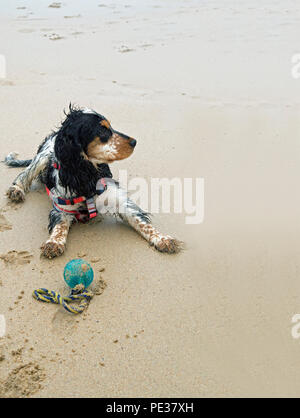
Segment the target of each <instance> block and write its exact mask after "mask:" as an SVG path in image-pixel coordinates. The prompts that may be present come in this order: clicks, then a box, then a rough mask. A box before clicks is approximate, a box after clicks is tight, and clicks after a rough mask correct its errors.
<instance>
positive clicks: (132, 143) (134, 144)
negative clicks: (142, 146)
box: [129, 139, 136, 148]
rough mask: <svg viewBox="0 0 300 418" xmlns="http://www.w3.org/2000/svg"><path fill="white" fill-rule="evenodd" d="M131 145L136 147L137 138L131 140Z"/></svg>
mask: <svg viewBox="0 0 300 418" xmlns="http://www.w3.org/2000/svg"><path fill="white" fill-rule="evenodd" d="M129 145H130V146H131V147H132V148H134V147H135V146H136V140H135V139H132V140H131V141H130V142H129Z"/></svg>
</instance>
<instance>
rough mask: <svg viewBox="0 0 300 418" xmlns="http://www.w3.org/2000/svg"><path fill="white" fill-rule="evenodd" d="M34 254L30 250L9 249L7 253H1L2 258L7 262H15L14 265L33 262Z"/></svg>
mask: <svg viewBox="0 0 300 418" xmlns="http://www.w3.org/2000/svg"><path fill="white" fill-rule="evenodd" d="M32 257H33V255H32V254H30V253H29V252H28V251H15V250H12V251H8V253H6V254H1V255H0V259H1V260H3V261H4V262H5V263H9V264H14V265H19V266H21V265H24V264H29V263H30V262H31V259H32Z"/></svg>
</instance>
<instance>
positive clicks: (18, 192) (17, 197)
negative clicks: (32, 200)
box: [6, 184, 25, 203]
mask: <svg viewBox="0 0 300 418" xmlns="http://www.w3.org/2000/svg"><path fill="white" fill-rule="evenodd" d="M6 194H7V196H8V198H9V199H10V200H11V201H12V202H17V203H19V202H24V200H25V192H24V190H23V189H21V187H19V186H17V185H16V184H14V185H13V186H11V187H10V188H9V189H8V190H7V192H6Z"/></svg>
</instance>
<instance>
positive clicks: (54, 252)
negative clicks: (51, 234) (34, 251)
mask: <svg viewBox="0 0 300 418" xmlns="http://www.w3.org/2000/svg"><path fill="white" fill-rule="evenodd" d="M41 250H42V251H41V254H42V256H44V257H46V258H50V259H51V258H54V257H59V256H60V255H62V254H63V253H64V251H65V245H63V244H58V243H57V242H54V241H46V242H45V243H44V244H43V245H42V246H41Z"/></svg>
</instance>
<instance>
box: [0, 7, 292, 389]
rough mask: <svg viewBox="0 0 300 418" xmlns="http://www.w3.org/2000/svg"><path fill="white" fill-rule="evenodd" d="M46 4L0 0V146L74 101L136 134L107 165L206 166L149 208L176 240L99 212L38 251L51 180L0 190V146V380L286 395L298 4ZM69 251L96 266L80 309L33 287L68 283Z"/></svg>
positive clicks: (45, 130)
mask: <svg viewBox="0 0 300 418" xmlns="http://www.w3.org/2000/svg"><path fill="white" fill-rule="evenodd" d="M50 4H52V5H53V3H51V1H44V0H42V1H41V0H31V1H25V0H24V1H16V0H10V1H9V2H7V1H4V0H1V1H0V10H1V12H0V54H2V55H5V57H6V61H7V78H6V79H2V80H0V104H1V111H0V127H1V131H0V156H1V159H2V158H3V157H4V156H5V155H6V154H7V153H8V152H10V151H18V152H19V153H20V155H21V156H22V157H31V156H32V155H33V154H34V153H35V151H36V149H37V146H38V145H39V143H40V142H41V141H42V139H43V138H44V137H45V136H46V135H47V134H49V132H50V131H51V129H53V128H54V127H55V126H57V125H58V124H59V123H60V121H61V119H62V117H63V113H62V111H63V109H64V108H66V107H67V106H68V103H69V102H70V101H72V102H75V103H77V104H79V105H82V106H89V107H92V108H95V109H96V110H97V111H99V112H100V113H102V114H104V115H105V116H106V117H107V118H108V119H109V120H111V122H112V124H113V126H114V127H115V128H117V129H119V130H120V131H122V132H126V133H129V134H130V135H132V136H134V137H135V138H137V139H138V146H137V148H136V150H135V152H134V154H133V155H132V157H130V159H128V160H125V161H122V162H119V163H115V164H114V165H112V171H113V174H114V176H115V177H116V178H118V173H119V169H127V170H128V173H129V176H132V177H135V176H141V177H144V178H146V179H147V180H150V178H151V177H168V178H173V177H180V178H182V179H183V178H184V177H192V178H195V177H203V178H204V179H205V218H204V222H203V223H202V224H199V225H186V223H185V214H184V213H183V214H173V213H172V214H169V215H166V214H164V215H163V214H158V215H156V216H155V218H154V222H155V224H156V225H157V226H158V227H159V228H160V229H161V230H162V231H163V232H166V233H170V234H174V235H175V236H176V237H178V238H180V239H182V240H184V241H185V242H186V247H187V248H186V250H185V251H184V252H183V253H181V254H179V255H175V256H170V255H164V254H160V253H158V252H156V251H155V250H153V249H151V248H149V246H148V244H147V243H146V242H145V241H144V240H143V239H142V238H140V237H139V236H138V235H137V234H136V233H135V232H134V231H133V230H131V229H129V228H128V227H126V226H124V225H123V224H122V223H121V222H119V221H116V220H115V219H107V220H104V221H103V222H101V223H97V224H91V225H76V226H74V228H73V229H72V230H71V233H70V236H69V241H68V247H67V252H66V253H65V254H64V255H63V256H62V257H60V258H58V259H55V260H52V261H49V260H45V259H41V258H40V250H39V247H40V245H41V243H42V242H43V241H45V239H46V238H47V216H48V212H49V209H50V207H51V205H50V202H49V200H48V197H47V196H46V194H45V193H44V192H43V191H42V190H36V191H33V192H32V193H30V194H29V195H28V196H27V200H26V202H25V203H24V204H22V205H12V204H8V202H7V200H6V198H5V196H4V194H5V191H6V189H7V188H8V187H9V185H10V183H11V182H12V180H13V179H14V177H15V176H16V174H17V172H18V170H17V169H9V168H7V167H5V166H4V165H3V164H1V165H0V195H1V198H0V255H1V257H0V268H1V273H0V280H1V281H0V314H2V315H4V316H5V318H6V322H7V333H6V335H5V336H4V337H3V338H0V381H1V386H0V396H35V397H45V396H46V397H53V396H59V397H66V396H74V397H79V396H89V397H95V396H100V397H107V396H119V397H125V396H135V397H140V396H145V397H150V396H196V397H206V396H226V397H231V396H299V395H300V389H299V388H300V369H299V367H298V364H299V361H300V342H299V340H295V339H293V338H292V336H291V319H292V316H293V315H294V314H296V313H299V312H300V275H299V273H300V262H299V260H300V257H299V256H300V246H299V244H300V242H299V241H300V238H299V232H300V228H299V206H300V198H299V174H300V173H299V172H300V146H299V138H300V123H299V110H300V94H299V93H300V80H295V79H293V78H292V77H291V57H292V55H293V54H294V53H297V52H298V51H299V50H300V44H299V18H300V5H299V4H298V3H297V2H295V1H291V0H287V1H286V0H285V1H283V0H281V1H276V2H275V1H271V0H264V1H258V0H253V1H250V0H248V1H246V0H245V1H238V2H237V1H232V0H228V1H225V0H223V1H222V0H219V1H216V0H215V1H213V0H212V1H205V0H203V1H200V0H186V1H178V0H164V1H159V0H149V1H147V2H144V1H138V0H126V1H125V2H124V1H121V0H114V1H106V0H98V1H88V2H84V1H79V0H76V1H74V0H73V1H72V2H71V1H69V0H66V1H64V2H61V3H58V4H54V5H53V6H54V7H48V6H49V5H50ZM78 256H83V257H84V258H85V259H86V260H87V261H89V262H91V264H92V266H93V268H94V270H95V273H96V281H97V280H99V279H100V278H102V280H104V281H105V283H106V284H107V287H106V288H105V289H104V291H103V293H102V294H101V295H98V296H95V297H94V298H93V300H92V302H91V304H90V306H89V308H88V310H87V311H86V313H84V314H82V315H81V316H72V315H71V314H68V313H66V312H65V311H63V309H62V308H60V307H58V306H56V305H45V304H42V303H39V302H37V301H35V300H34V299H33V298H32V296H31V294H32V291H33V290H34V289H36V288H39V287H47V288H49V289H52V290H56V291H60V292H62V293H65V292H66V291H67V289H66V287H65V285H64V282H63V279H62V271H63V267H64V265H65V264H66V262H67V261H69V260H70V259H72V258H75V257H78ZM103 268H105V270H104V271H100V270H103ZM100 293H101V292H100Z"/></svg>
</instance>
